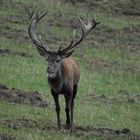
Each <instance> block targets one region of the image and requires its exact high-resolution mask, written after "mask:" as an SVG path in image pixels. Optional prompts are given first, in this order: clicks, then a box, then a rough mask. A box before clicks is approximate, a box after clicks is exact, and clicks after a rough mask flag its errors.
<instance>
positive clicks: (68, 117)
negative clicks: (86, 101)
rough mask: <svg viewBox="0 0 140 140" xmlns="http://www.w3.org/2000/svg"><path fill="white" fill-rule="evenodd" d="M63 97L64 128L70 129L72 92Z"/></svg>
mask: <svg viewBox="0 0 140 140" xmlns="http://www.w3.org/2000/svg"><path fill="white" fill-rule="evenodd" d="M64 97H65V103H66V108H65V112H66V127H67V129H70V128H71V127H72V121H71V103H72V92H68V93H67V94H64Z"/></svg>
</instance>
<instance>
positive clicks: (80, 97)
mask: <svg viewBox="0 0 140 140" xmlns="http://www.w3.org/2000/svg"><path fill="white" fill-rule="evenodd" d="M8 2H9V1H8V0H6V1H5V2H4V5H3V6H0V16H1V17H2V18H3V21H2V22H0V27H1V32H0V49H9V50H11V51H12V52H25V53H27V54H28V55H31V56H32V57H22V56H19V55H13V54H5V55H2V54H0V83H1V84H5V85H7V86H8V87H11V88H18V89H23V90H27V91H29V90H37V91H39V92H41V94H42V97H43V98H44V99H45V100H47V101H48V103H49V107H48V108H39V107H35V106H28V105H18V104H12V103H9V102H6V101H0V120H6V119H10V120H16V119H20V118H31V119H34V120H38V121H39V122H40V123H41V125H42V126H44V125H48V124H49V125H50V126H52V127H56V114H55V109H54V101H53V98H52V96H51V94H50V90H49V86H48V83H47V78H46V66H47V62H46V61H45V60H43V58H42V57H41V56H39V54H38V53H37V51H36V49H35V48H33V44H32V42H31V41H30V40H27V39H24V35H26V36H27V27H28V16H27V14H26V12H25V11H24V7H35V6H36V5H37V6H38V7H39V9H47V10H48V11H49V13H48V17H47V18H45V19H44V20H43V21H42V22H41V23H40V25H39V26H40V27H38V32H39V33H41V34H42V36H43V39H44V40H45V38H47V39H52V40H53V41H54V43H52V44H51V46H55V47H54V48H55V49H57V48H58V46H59V44H60V41H61V37H63V38H64V41H65V42H67V41H68V40H69V38H70V37H71V35H72V31H73V28H72V27H71V26H69V23H71V21H73V22H74V23H76V19H77V16H82V17H86V16H87V13H90V14H88V16H89V17H92V16H93V15H94V16H95V18H96V19H97V20H98V21H101V22H102V24H101V25H100V27H99V28H97V30H98V29H99V30H100V31H101V33H98V34H97V35H95V38H88V39H87V40H86V41H85V42H84V43H83V44H82V45H81V46H80V47H79V48H77V49H76V51H75V53H74V58H75V59H76V60H77V61H78V63H79V65H80V70H81V78H80V83H79V89H78V94H77V98H76V99H75V110H74V112H75V113H74V116H75V117H74V122H75V126H82V127H86V126H93V127H96V128H102V127H107V128H112V129H115V130H116V129H118V130H122V129H123V128H128V129H130V130H131V131H132V132H134V133H136V134H140V133H139V132H140V126H139V123H140V119H139V112H140V104H139V102H134V103H130V102H128V101H124V102H122V103H120V102H118V100H116V101H114V102H113V101H106V102H102V101H98V100H92V98H91V99H90V100H86V98H89V95H90V94H95V95H105V96H107V97H110V96H112V97H118V98H119V99H120V98H122V96H123V97H124V95H125V96H126V98H128V96H130V97H133V96H134V95H138V96H139V95H140V86H139V85H140V76H139V70H140V67H139V64H140V59H139V49H138V51H134V52H133V51H131V50H129V49H128V47H132V46H131V44H130V46H126V44H127V41H129V39H128V40H126V41H125V43H124V44H122V42H121V41H120V40H118V41H117V42H115V41H116V40H115V37H113V38H111V39H109V41H108V42H109V43H110V42H111V41H112V42H113V43H112V44H109V43H108V44H107V45H108V47H106V46H107V45H106V44H104V42H101V40H100V36H105V37H106V33H104V32H102V29H103V31H106V29H111V30H113V31H114V32H116V34H117V33H121V32H123V31H124V29H125V28H128V29H133V28H134V27H138V26H139V18H138V17H126V16H123V15H120V16H117V15H116V16H113V15H111V14H109V13H108V12H104V11H102V9H98V8H97V9H96V8H95V10H94V11H90V10H88V9H86V10H85V9H82V8H80V7H78V8H77V7H73V6H72V5H71V4H66V5H64V4H62V3H61V2H60V3H59V2H56V1H54V0H52V1H49V0H44V1H43V0H38V1H37V2H35V1H30V0H25V1H19V0H13V1H12V2H11V4H9V3H8ZM6 7H8V9H9V10H8V11H7V10H6V9H5V8H6ZM60 13H61V14H63V16H62V17H61V18H59V14H60ZM11 16H13V19H12V20H7V19H10V18H11ZM55 18H56V19H55ZM12 21H19V22H18V23H15V22H12ZM53 21H55V22H53ZM4 23H5V24H4ZM50 23H51V24H50ZM58 23H59V24H62V25H64V26H58V25H57V24H58ZM7 27H8V29H7ZM3 32H6V33H7V34H8V35H11V36H10V38H8V37H7V36H6V35H5V34H3ZM132 34H133V36H134V39H135V36H136V37H137V35H136V33H132ZM18 35H19V36H18ZM77 35H78V36H79V32H78V33H77ZM124 35H126V33H124ZM91 36H94V33H92V34H91ZM55 37H56V38H57V39H58V40H55ZM20 39H22V40H20ZM93 39H94V40H93ZM107 39H108V38H106V40H107ZM96 40H98V42H99V43H100V44H101V47H100V46H99V47H97V48H95V47H94V48H93V47H92V46H93V45H94V43H95V42H96ZM55 41H56V42H57V44H56V42H55ZM133 43H136V44H134V47H136V46H137V44H138V43H140V42H139V40H137V42H135V40H134V41H133ZM100 44H99V45H100ZM104 46H105V47H104ZM119 46H121V47H119ZM96 60H98V61H101V62H105V64H107V66H104V65H102V64H96V63H95V61H96ZM60 99H61V107H62V109H61V118H62V123H63V124H65V112H64V108H65V104H64V98H63V97H62V96H61V97H60ZM51 123H52V124H51ZM0 133H2V134H9V135H11V136H14V137H16V139H17V140H18V139H21V138H22V139H25V140H32V139H33V140H45V139H51V140H53V139H55V140H61V139H64V140H67V139H68V140H72V139H73V140H75V139H76V140H78V139H79V140H80V139H85V138H87V139H97V140H101V139H107V138H104V136H103V135H102V136H101V134H96V133H94V134H91V132H89V133H88V132H87V133H86V134H84V136H86V135H88V137H83V135H80V134H79V133H80V132H78V131H77V132H75V133H69V131H67V130H65V129H62V130H61V131H60V132H59V131H58V132H56V131H55V130H53V131H47V132H46V131H43V130H42V129H40V128H38V127H36V128H28V127H23V128H19V129H13V128H9V127H7V126H5V125H1V124H0ZM114 139H115V138H114ZM116 139H117V138H116ZM124 139H125V138H124Z"/></svg>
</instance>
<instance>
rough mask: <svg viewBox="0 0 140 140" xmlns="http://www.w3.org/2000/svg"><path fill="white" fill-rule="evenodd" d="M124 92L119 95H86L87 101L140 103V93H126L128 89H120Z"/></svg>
mask: <svg viewBox="0 0 140 140" xmlns="http://www.w3.org/2000/svg"><path fill="white" fill-rule="evenodd" d="M119 92H123V94H120V95H117V96H115V95H114V96H113V95H112V96H111V95H110V96H106V95H96V94H92V93H91V94H89V95H88V96H86V97H85V101H91V100H92V101H99V102H112V103H124V102H128V103H140V95H139V94H134V95H133V94H129V93H127V94H125V92H126V91H121V90H120V91H119Z"/></svg>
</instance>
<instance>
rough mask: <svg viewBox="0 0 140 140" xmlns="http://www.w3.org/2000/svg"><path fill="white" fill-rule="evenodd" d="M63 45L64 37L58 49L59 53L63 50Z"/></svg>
mask: <svg viewBox="0 0 140 140" xmlns="http://www.w3.org/2000/svg"><path fill="white" fill-rule="evenodd" d="M62 46H63V38H62V41H61V45H60V47H59V49H58V51H57V53H59V52H60V51H61V49H62Z"/></svg>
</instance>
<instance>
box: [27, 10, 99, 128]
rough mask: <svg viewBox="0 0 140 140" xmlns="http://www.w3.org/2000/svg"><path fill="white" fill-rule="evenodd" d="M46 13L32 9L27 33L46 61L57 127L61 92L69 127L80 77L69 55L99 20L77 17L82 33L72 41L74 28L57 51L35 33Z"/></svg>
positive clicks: (76, 66) (68, 126) (77, 68)
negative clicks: (65, 45) (68, 40)
mask: <svg viewBox="0 0 140 140" xmlns="http://www.w3.org/2000/svg"><path fill="white" fill-rule="evenodd" d="M46 14H47V11H45V12H42V13H40V14H39V13H38V12H35V11H33V12H32V13H31V14H30V22H29V27H28V34H29V37H30V38H31V40H32V42H33V43H34V44H35V45H36V49H37V50H38V52H39V54H40V55H41V56H43V57H44V58H45V59H46V60H47V61H48V66H47V78H48V83H49V85H50V88H51V94H52V96H53V98H54V101H55V107H56V114H57V124H58V129H60V128H61V122H60V105H59V98H58V96H59V94H63V95H64V97H65V103H66V108H65V112H66V126H67V128H68V129H69V128H71V127H72V124H73V107H74V98H75V96H76V93H77V86H78V82H79V78H80V70H79V66H78V65H77V63H76V62H75V60H73V59H72V58H71V57H70V56H71V55H72V53H73V52H74V50H73V49H74V47H76V46H77V45H78V44H79V43H81V42H82V41H83V39H84V38H85V37H86V36H87V35H88V34H89V33H90V32H91V31H92V30H93V29H94V28H95V27H96V25H98V24H99V23H100V22H96V21H95V20H94V19H93V20H91V21H88V22H84V21H83V20H81V18H79V22H80V25H81V31H82V35H81V37H80V38H79V39H78V40H77V41H74V37H75V30H74V32H73V38H72V40H71V42H70V44H69V45H68V47H66V48H63V49H62V44H61V46H60V48H59V50H58V51H57V52H53V51H50V50H49V49H48V46H47V45H46V44H44V42H43V41H42V39H41V36H40V35H39V36H38V35H37V34H36V26H37V23H38V22H39V21H40V20H41V19H42V18H43V17H44V16H45V15H46Z"/></svg>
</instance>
